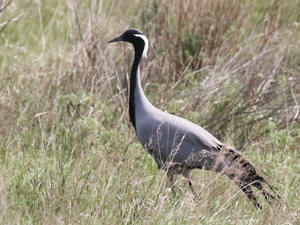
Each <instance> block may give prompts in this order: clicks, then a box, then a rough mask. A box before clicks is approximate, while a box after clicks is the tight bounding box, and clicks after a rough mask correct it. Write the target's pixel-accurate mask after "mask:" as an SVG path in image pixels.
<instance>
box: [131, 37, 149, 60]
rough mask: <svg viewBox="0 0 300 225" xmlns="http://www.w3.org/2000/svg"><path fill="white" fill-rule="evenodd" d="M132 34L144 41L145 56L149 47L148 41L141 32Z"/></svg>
mask: <svg viewBox="0 0 300 225" xmlns="http://www.w3.org/2000/svg"><path fill="white" fill-rule="evenodd" d="M134 36H136V37H140V38H142V39H143V41H144V42H145V46H144V51H143V57H144V58H147V52H148V48H149V42H148V39H147V37H146V36H145V35H142V34H134Z"/></svg>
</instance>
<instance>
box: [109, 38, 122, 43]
mask: <svg viewBox="0 0 300 225" xmlns="http://www.w3.org/2000/svg"><path fill="white" fill-rule="evenodd" d="M122 40H123V39H122V37H117V38H114V39H112V40H110V41H109V42H107V43H112V42H116V41H122Z"/></svg>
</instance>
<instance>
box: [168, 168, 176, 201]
mask: <svg viewBox="0 0 300 225" xmlns="http://www.w3.org/2000/svg"><path fill="white" fill-rule="evenodd" d="M167 176H168V178H169V180H170V185H171V186H170V188H171V190H172V193H173V196H176V192H175V190H174V174H173V173H172V171H168V172H167Z"/></svg>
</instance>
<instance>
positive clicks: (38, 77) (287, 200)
mask: <svg viewBox="0 0 300 225" xmlns="http://www.w3.org/2000/svg"><path fill="white" fill-rule="evenodd" d="M0 2H2V1H0ZM9 2H10V1H8V0H4V1H3V4H2V8H3V7H4V6H5V5H6V4H7V3H9ZM299 11H300V5H299V3H298V1H296V0H285V1H283V0H275V1H274V0H272V1H271V0H266V1H261V0H254V1H244V0H233V1H225V0H216V1H206V0H201V1H199V0H190V1H171V0H166V1H146V0H131V1H129V0H115V1H113V0H104V1H102V0H89V1H79V0H67V1H58V0H51V1H42V0H37V1H31V0H23V1H18V0H13V1H11V3H10V4H9V5H8V6H7V7H6V8H4V10H3V11H2V13H1V15H0V49H1V50H0V221H1V224H62V223H63V224H300V219H299V218H300V217H299V214H300V207H299V206H300V196H299V193H300V149H299V143H300V125H299V110H300V106H299V104H300V86H299V85H300V42H299V40H300V29H299V26H300V25H299V22H300V17H299ZM129 27H136V28H138V29H141V30H142V31H143V32H144V33H145V35H147V36H148V37H149V42H150V52H149V54H148V55H149V57H148V59H146V60H144V61H143V63H142V69H141V71H142V82H143V86H144V89H145V93H146V95H147V96H148V98H149V100H150V101H151V102H152V103H153V104H154V105H155V106H157V107H158V108H160V109H162V110H167V111H168V112H170V113H174V114H177V115H179V116H181V117H184V118H186V119H189V120H191V121H193V122H195V123H197V124H199V125H201V126H203V127H205V128H206V129H208V130H209V131H210V132H211V133H212V134H214V135H215V136H216V137H218V138H219V139H220V140H221V141H223V142H225V143H227V144H229V145H233V146H235V147H236V148H237V149H239V150H240V151H242V152H243V154H244V155H245V156H246V158H247V159H249V160H250V161H251V162H253V164H254V165H255V167H256V168H257V170H258V171H259V172H260V173H261V174H264V173H266V174H267V175H265V176H266V179H267V180H268V181H269V182H270V183H272V184H273V185H274V186H275V187H277V188H278V193H279V194H280V195H281V197H282V202H281V204H279V203H275V204H274V205H273V206H269V205H268V204H267V203H266V202H265V201H264V199H263V198H262V197H259V201H260V202H261V203H262V206H263V210H262V211H261V212H259V211H257V210H256V209H255V208H254V207H253V205H252V204H251V202H249V201H248V199H247V198H246V196H245V195H244V194H243V193H241V192H240V191H239V190H238V188H237V187H236V186H235V185H234V183H232V182H231V181H229V179H228V178H227V177H225V176H220V175H219V174H215V173H212V172H208V171H200V170H195V171H193V180H194V187H195V189H196V190H197V191H198V192H199V193H200V194H199V199H198V201H193V195H192V193H191V192H190V190H189V187H188V185H187V184H186V181H185V180H184V179H183V178H182V177H181V176H178V177H177V178H178V181H177V183H176V190H177V193H178V194H177V196H176V197H172V195H171V193H170V190H169V189H168V185H169V183H168V180H167V178H166V175H165V174H164V173H163V172H160V171H157V168H156V164H155V162H154V160H153V159H152V158H151V157H150V156H149V155H148V154H147V153H146V151H145V150H144V149H143V148H142V146H141V145H140V144H139V142H138V140H137V138H136V137H135V133H134V129H133V127H132V125H131V124H130V121H129V116H128V104H127V101H128V89H127V87H128V74H129V71H130V67H131V62H132V58H133V51H132V47H131V46H130V45H129V44H125V43H124V44H123V43H118V44H113V45H112V44H111V45H108V44H107V41H108V40H110V39H112V38H114V37H116V36H118V35H119V34H121V33H122V32H123V31H124V30H125V29H126V28H129ZM268 175H269V176H268Z"/></svg>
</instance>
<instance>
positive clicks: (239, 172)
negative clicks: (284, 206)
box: [213, 146, 280, 209]
mask: <svg viewBox="0 0 300 225" xmlns="http://www.w3.org/2000/svg"><path fill="white" fill-rule="evenodd" d="M213 170H214V171H216V172H221V173H223V174H226V175H227V176H228V177H229V178H230V179H232V180H233V181H234V182H235V184H236V185H237V186H238V187H239V188H240V189H241V190H242V191H243V192H244V193H245V194H246V195H247V197H248V198H249V200H250V201H251V202H252V203H253V204H254V206H255V207H256V208H257V209H261V206H260V204H259V203H258V201H257V200H256V198H255V195H254V193H253V191H252V188H251V186H254V187H256V188H257V189H258V190H260V191H261V193H262V194H263V195H264V197H265V199H266V200H267V202H268V203H269V204H272V202H273V201H271V200H278V198H279V199H280V196H278V195H277V193H276V192H275V188H274V187H273V186H272V185H270V184H269V183H268V182H267V181H266V180H265V179H264V178H263V177H262V176H260V175H259V174H258V173H257V172H256V170H255V169H254V166H253V165H252V164H251V163H250V162H249V161H247V160H246V159H245V158H244V157H243V156H242V155H241V154H239V153H238V152H237V151H235V150H234V149H233V148H231V147H226V146H225V147H223V148H222V150H221V151H220V153H219V155H218V157H217V160H216V163H215V166H214V169H213ZM262 184H265V185H266V186H267V187H269V188H270V189H271V190H272V192H273V193H274V195H272V194H270V193H269V192H267V191H266V190H265V189H264V187H263V185H262Z"/></svg>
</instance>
